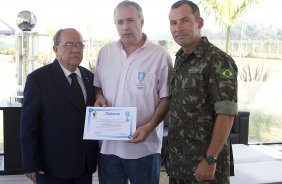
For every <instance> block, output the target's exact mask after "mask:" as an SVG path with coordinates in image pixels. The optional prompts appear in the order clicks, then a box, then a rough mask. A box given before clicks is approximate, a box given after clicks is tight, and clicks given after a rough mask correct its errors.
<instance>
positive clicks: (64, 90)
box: [51, 60, 84, 113]
mask: <svg viewBox="0 0 282 184" xmlns="http://www.w3.org/2000/svg"><path fill="white" fill-rule="evenodd" d="M52 73H53V75H51V77H53V81H54V83H55V84H56V86H57V88H58V92H60V93H61V94H62V98H67V100H68V101H69V102H70V103H71V104H72V105H74V106H75V107H76V108H77V109H78V110H79V111H81V112H82V113H84V110H83V109H81V107H80V105H79V103H78V102H77V100H76V97H75V94H74V93H73V92H72V89H71V87H70V83H69V81H68V80H67V78H66V76H65V74H64V72H63V70H62V68H61V66H60V64H59V62H58V61H57V60H55V61H54V62H53V63H52Z"/></svg>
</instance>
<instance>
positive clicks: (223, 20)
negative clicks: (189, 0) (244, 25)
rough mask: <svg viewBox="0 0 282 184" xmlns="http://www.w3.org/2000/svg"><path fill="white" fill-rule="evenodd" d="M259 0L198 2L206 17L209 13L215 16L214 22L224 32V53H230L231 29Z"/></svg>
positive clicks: (200, 0) (202, 0) (206, 0)
mask: <svg viewBox="0 0 282 184" xmlns="http://www.w3.org/2000/svg"><path fill="white" fill-rule="evenodd" d="M260 1H261V0H236V1H234V0H198V2H199V4H200V5H201V6H203V8H204V11H205V12H206V14H207V15H210V14H211V12H212V13H213V14H214V16H215V20H216V22H217V23H218V24H219V25H220V26H221V27H222V29H223V30H225V32H226V47H225V51H226V52H227V53H230V49H229V48H230V47H229V44H230V34H231V28H232V26H233V25H235V24H236V23H237V22H239V20H240V18H241V17H242V16H243V14H244V13H245V12H246V11H247V9H248V8H249V7H250V6H252V5H253V4H258V3H259V2H260Z"/></svg>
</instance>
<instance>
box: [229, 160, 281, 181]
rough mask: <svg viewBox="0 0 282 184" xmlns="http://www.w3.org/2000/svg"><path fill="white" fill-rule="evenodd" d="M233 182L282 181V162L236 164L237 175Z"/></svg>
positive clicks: (231, 179) (233, 177) (232, 178)
mask: <svg viewBox="0 0 282 184" xmlns="http://www.w3.org/2000/svg"><path fill="white" fill-rule="evenodd" d="M230 181H231V184H253V183H276V182H281V183H282V162H280V161H265V162H250V163H242V164H236V165H235V176H232V177H230Z"/></svg>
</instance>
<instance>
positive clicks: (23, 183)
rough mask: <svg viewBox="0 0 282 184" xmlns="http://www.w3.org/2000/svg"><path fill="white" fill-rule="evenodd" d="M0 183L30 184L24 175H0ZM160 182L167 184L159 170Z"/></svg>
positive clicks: (164, 175) (94, 183) (93, 183)
mask: <svg viewBox="0 0 282 184" xmlns="http://www.w3.org/2000/svg"><path fill="white" fill-rule="evenodd" d="M92 181H93V182H92V184H99V182H98V176H97V173H95V174H93V180H92ZM0 184H32V182H31V181H30V180H28V179H27V178H26V177H25V176H24V175H3V176H1V175H0ZM160 184H168V177H167V175H166V173H165V171H161V178H160Z"/></svg>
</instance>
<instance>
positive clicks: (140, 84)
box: [137, 72, 145, 89]
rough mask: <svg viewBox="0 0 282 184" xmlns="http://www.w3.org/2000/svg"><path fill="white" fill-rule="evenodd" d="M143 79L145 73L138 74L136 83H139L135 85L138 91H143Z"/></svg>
mask: <svg viewBox="0 0 282 184" xmlns="http://www.w3.org/2000/svg"><path fill="white" fill-rule="evenodd" d="M144 79H145V72H138V81H139V83H138V84H137V88H138V89H143V88H144V83H143V81H144Z"/></svg>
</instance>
